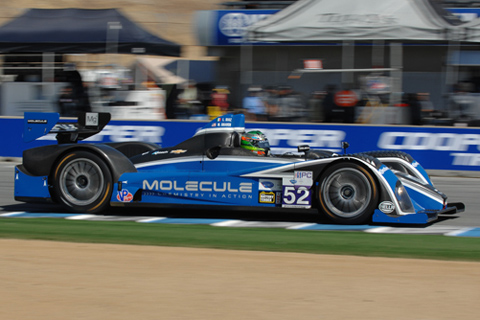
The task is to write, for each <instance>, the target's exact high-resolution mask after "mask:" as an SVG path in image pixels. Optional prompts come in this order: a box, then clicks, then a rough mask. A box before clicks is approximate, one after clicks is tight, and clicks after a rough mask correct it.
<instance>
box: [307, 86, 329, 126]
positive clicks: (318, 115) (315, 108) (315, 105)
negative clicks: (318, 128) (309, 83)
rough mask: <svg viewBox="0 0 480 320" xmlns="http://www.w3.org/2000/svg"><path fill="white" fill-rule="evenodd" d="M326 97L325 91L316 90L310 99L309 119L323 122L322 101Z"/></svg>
mask: <svg viewBox="0 0 480 320" xmlns="http://www.w3.org/2000/svg"><path fill="white" fill-rule="evenodd" d="M324 97H325V92H324V91H314V92H312V94H311V95H310V99H308V112H309V120H310V121H312V122H323V108H322V102H323V98H324Z"/></svg>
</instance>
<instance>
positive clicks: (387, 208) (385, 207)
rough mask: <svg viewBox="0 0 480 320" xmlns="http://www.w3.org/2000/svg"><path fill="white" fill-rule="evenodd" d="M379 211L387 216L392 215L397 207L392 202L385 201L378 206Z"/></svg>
mask: <svg viewBox="0 0 480 320" xmlns="http://www.w3.org/2000/svg"><path fill="white" fill-rule="evenodd" d="M378 209H380V211H382V212H383V213H385V214H388V213H392V212H393V211H395V205H394V204H393V202H391V201H383V202H382V203H380V204H379V205H378Z"/></svg>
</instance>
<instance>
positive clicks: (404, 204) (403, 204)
mask: <svg viewBox="0 0 480 320" xmlns="http://www.w3.org/2000/svg"><path fill="white" fill-rule="evenodd" d="M395 197H396V198H397V200H398V203H399V204H400V208H401V209H402V211H403V212H415V208H414V207H413V203H412V200H411V199H410V196H409V195H408V193H407V190H406V189H405V187H404V186H403V184H402V182H400V180H398V181H397V184H396V186H395Z"/></svg>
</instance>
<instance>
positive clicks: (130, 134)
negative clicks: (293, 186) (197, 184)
mask: <svg viewBox="0 0 480 320" xmlns="http://www.w3.org/2000/svg"><path fill="white" fill-rule="evenodd" d="M205 123H206V122H205V121H159V122H154V121H126V120H123V121H120V120H113V121H111V122H110V123H109V125H107V126H106V127H105V128H104V130H103V131H102V132H100V133H98V134H96V135H94V136H92V137H90V138H89V139H88V140H86V142H95V143H102V142H122V141H146V142H152V143H156V144H158V145H159V146H164V147H168V146H173V145H175V144H177V143H179V142H181V141H183V140H186V139H188V138H190V137H191V136H192V135H193V134H195V132H196V131H197V130H198V129H200V128H201V127H203V126H204V125H205ZM246 127H247V130H248V129H260V130H262V131H263V132H264V133H265V134H266V135H267V137H268V139H269V141H270V144H271V146H272V151H273V153H283V152H296V150H297V146H298V145H306V144H307V145H310V147H311V148H312V149H323V150H331V151H335V152H338V153H343V150H342V149H341V142H342V141H347V142H348V143H349V144H350V147H349V148H348V150H347V153H356V152H363V151H371V150H400V151H405V152H407V153H409V154H411V155H412V156H413V157H414V158H415V159H416V160H417V161H419V162H420V163H421V164H422V166H423V167H424V168H426V169H430V170H461V171H479V170H480V128H456V127H420V126H419V127H413V126H371V125H330V124H293V123H268V122H247V124H246ZM22 135H23V119H21V118H0V137H2V140H3V143H2V148H1V149H0V157H21V156H22V152H23V150H25V149H29V148H33V147H37V146H42V145H48V144H54V143H56V141H55V136H53V135H47V136H44V137H42V138H40V139H39V140H36V141H33V142H29V143H25V142H23V139H22Z"/></svg>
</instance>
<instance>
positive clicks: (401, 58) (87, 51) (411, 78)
mask: <svg viewBox="0 0 480 320" xmlns="http://www.w3.org/2000/svg"><path fill="white" fill-rule="evenodd" d="M0 3H1V5H2V9H3V10H2V13H0V53H1V54H2V58H3V59H2V60H3V61H2V68H1V69H2V78H1V79H2V83H1V85H0V115H21V114H23V112H24V111H60V110H67V111H62V113H63V115H65V116H73V115H75V113H76V112H78V111H85V110H87V111H88V110H98V111H109V112H111V113H112V114H113V117H114V118H129V119H135V118H137V119H165V118H167V119H208V118H211V117H214V116H217V115H219V114H222V113H224V112H227V111H241V112H244V113H245V114H247V116H248V117H249V119H251V120H270V121H303V122H345V123H382V124H415V125H420V124H430V125H469V126H477V125H478V124H479V123H480V47H479V45H480V22H478V21H477V19H478V17H479V16H480V0H478V1H474V0H411V1H407V0H383V1H380V0H336V1H330V0H317V1H308V0H299V1H281V0H277V1H273V0H272V1H268V0H264V1H248V0H244V1H219V0H202V1H200V0H178V1H164V0H156V1H155V0H138V1H133V0H132V1H122V2H118V1H115V2H114V1H102V2H101V3H100V2H91V1H76V0H72V1H68V2H67V1H64V2H62V1H42V3H36V2H33V1H27V0H19V1H16V2H15V3H11V2H6V1H0ZM348 4H349V5H348ZM292 7H294V8H297V9H295V10H292V9H291V8H292ZM32 8H37V9H62V10H63V9H66V8H78V9H89V10H92V11H91V13H88V12H89V11H86V12H85V11H82V10H80V11H73V12H74V13H71V16H70V18H69V17H66V16H63V19H64V20H63V22H62V20H60V18H59V15H58V13H55V15H54V16H51V18H50V20H49V19H48V14H53V11H52V12H50V11H48V10H47V11H45V10H39V11H37V10H29V9H32ZM112 8H115V9H117V10H115V12H116V13H118V15H116V16H107V17H105V19H106V20H103V22H101V23H100V24H99V25H97V31H95V32H96V33H95V34H96V35H97V36H98V38H96V39H94V40H92V39H86V38H88V35H89V34H93V31H92V30H93V29H92V30H89V29H88V28H86V29H84V30H82V31H83V33H81V34H80V33H78V32H77V33H70V34H69V33H67V31H69V30H70V29H74V30H72V31H79V30H80V27H78V28H76V27H74V26H75V25H74V21H76V20H75V19H79V18H80V13H82V14H85V15H86V16H87V17H88V16H89V15H90V16H94V15H95V16H96V15H99V14H97V13H94V12H97V11H98V12H101V11H102V10H103V9H112ZM100 9H102V10H100ZM54 11H55V10H54ZM59 11H61V10H59ZM62 12H63V11H62ZM75 12H77V13H75ZM36 13H40V14H41V15H44V16H43V17H40V18H38V19H37V18H36V19H33V18H32V16H31V15H33V14H36ZM304 14H305V16H304ZM60 16H61V15H60ZM45 17H47V18H45ZM22 18H23V19H22ZM54 19H55V21H54ZM69 19H71V20H69ZM478 20H480V19H478ZM69 21H71V23H69ZM56 23H60V27H58V26H56ZM62 23H63V25H64V26H65V27H64V28H62V27H61V25H62ZM87 25H90V26H92V27H93V25H94V24H93V23H90V24H88V23H87ZM102 25H104V30H102ZM78 26H80V22H79V23H78ZM98 26H99V27H98ZM313 27H314V28H313ZM19 29H22V34H21V36H22V37H25V38H22V39H30V41H31V42H28V43H26V42H25V41H23V42H21V41H20V40H19V39H20V38H21V37H20V36H18V34H17V35H15V34H13V33H12V32H13V31H15V32H18V30H19ZM308 29H312V30H315V31H314V32H313V34H314V35H315V38H314V37H313V36H312V34H309V33H308V32H307V31H305V30H308ZM40 30H45V32H47V33H46V34H47V39H46V40H45V41H44V42H43V43H42V42H40V40H39V38H40V36H37V34H38V35H43V33H40ZM132 30H135V31H134V32H132V36H133V38H130V40H129V41H127V43H125V42H124V39H125V37H126V36H127V34H128V32H129V31H132ZM48 32H49V33H48ZM140 33H142V34H143V35H142V36H140V37H139V38H136V39H137V40H138V39H141V41H140V40H138V41H137V40H135V38H134V36H138V34H140ZM62 36H63V37H67V40H71V41H68V43H64V42H62V41H63V40H58V43H55V46H52V45H51V42H52V41H51V39H52V38H57V37H58V38H59V39H63V38H62ZM32 38H33V40H32ZM84 38H85V39H84ZM99 39H100V40H99ZM48 40H50V41H48ZM39 42H40V43H39ZM46 43H49V45H46ZM87 43H88V44H87Z"/></svg>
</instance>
